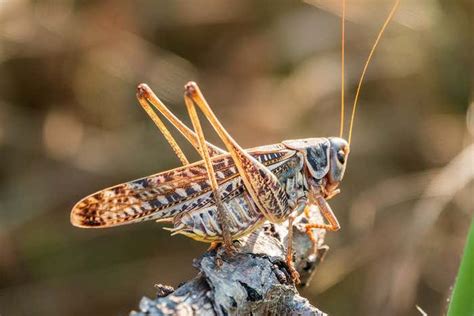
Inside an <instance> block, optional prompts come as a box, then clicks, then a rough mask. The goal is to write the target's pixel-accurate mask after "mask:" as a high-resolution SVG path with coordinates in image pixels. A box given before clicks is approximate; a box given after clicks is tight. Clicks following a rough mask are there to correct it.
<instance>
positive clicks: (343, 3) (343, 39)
mask: <svg viewBox="0 0 474 316" xmlns="http://www.w3.org/2000/svg"><path fill="white" fill-rule="evenodd" d="M345 20H346V0H342V18H341V127H340V129H339V137H342V135H343V134H344V113H345V108H344V50H345V49H344V42H345Z"/></svg>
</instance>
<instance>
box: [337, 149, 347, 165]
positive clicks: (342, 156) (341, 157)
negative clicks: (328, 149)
mask: <svg viewBox="0 0 474 316" xmlns="http://www.w3.org/2000/svg"><path fill="white" fill-rule="evenodd" d="M337 160H339V162H340V163H341V164H342V165H343V164H344V163H345V162H346V153H345V152H344V151H343V150H339V151H338V152H337Z"/></svg>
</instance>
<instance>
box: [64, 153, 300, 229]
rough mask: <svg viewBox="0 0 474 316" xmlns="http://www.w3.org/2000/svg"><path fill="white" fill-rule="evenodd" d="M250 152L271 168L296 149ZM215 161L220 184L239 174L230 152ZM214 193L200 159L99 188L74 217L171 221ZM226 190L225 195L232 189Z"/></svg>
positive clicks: (89, 223)
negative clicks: (178, 166) (105, 187)
mask: <svg viewBox="0 0 474 316" xmlns="http://www.w3.org/2000/svg"><path fill="white" fill-rule="evenodd" d="M249 153H250V154H251V155H252V156H254V157H255V158H256V159H257V160H258V161H260V162H261V163H262V164H264V165H265V166H267V167H268V168H270V170H271V169H272V167H276V166H277V165H278V163H279V162H281V161H284V160H286V159H288V157H291V156H292V155H294V153H295V152H294V151H293V150H287V149H284V146H282V145H281V144H277V145H274V146H264V147H257V148H255V149H251V150H249ZM213 165H214V169H215V172H216V178H217V181H218V183H219V186H221V185H223V184H224V183H226V182H228V181H230V180H231V179H233V178H235V177H238V176H239V175H238V172H237V169H236V167H235V165H234V162H233V160H232V158H231V157H230V155H228V154H224V155H220V156H217V157H214V158H213ZM211 194H212V193H211V187H210V183H209V180H208V176H207V171H206V168H205V165H204V163H203V162H202V161H199V162H196V163H193V164H190V165H187V166H184V167H180V168H176V169H173V170H170V171H166V172H162V173H158V174H155V175H152V176H149V177H145V178H141V179H137V180H134V181H130V182H126V183H123V184H119V185H116V186H113V187H110V188H108V189H105V190H101V191H99V192H96V193H94V194H92V195H90V196H88V197H86V198H84V199H83V200H81V201H79V202H78V203H77V204H76V205H75V206H74V208H73V211H72V213H71V221H72V223H73V224H74V225H76V226H80V227H108V226H116V225H122V224H128V223H133V222H139V221H144V220H153V219H156V220H163V221H165V220H167V221H170V220H171V219H172V218H173V217H174V216H176V215H177V214H179V213H181V212H183V211H186V210H190V209H193V208H195V207H197V206H198V205H200V204H202V203H203V202H204V201H206V200H209V199H210V198H211ZM222 194H223V195H222V198H225V197H226V194H228V193H226V192H222Z"/></svg>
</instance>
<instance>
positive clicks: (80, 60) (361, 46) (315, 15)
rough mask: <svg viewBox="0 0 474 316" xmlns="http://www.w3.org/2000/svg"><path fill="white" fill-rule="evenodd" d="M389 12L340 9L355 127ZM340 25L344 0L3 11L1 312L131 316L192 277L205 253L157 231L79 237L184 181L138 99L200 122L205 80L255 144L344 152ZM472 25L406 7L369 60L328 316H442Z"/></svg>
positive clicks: (320, 287)
mask: <svg viewBox="0 0 474 316" xmlns="http://www.w3.org/2000/svg"><path fill="white" fill-rule="evenodd" d="M392 4H393V2H392V1H389V0H384V1H375V0H358V1H352V0H347V9H346V12H347V23H346V28H347V33H346V39H347V41H346V106H347V115H348V114H349V110H350V107H351V104H352V100H353V97H354V91H355V87H356V85H357V80H358V78H359V76H360V72H361V70H362V68H363V64H364V62H365V59H366V57H367V54H368V52H369V50H370V47H371V45H372V43H373V41H374V40H375V37H376V34H377V32H378V30H379V28H380V26H381V25H382V23H383V21H384V19H385V17H386V15H387V14H388V12H389V10H390V7H391V5H392ZM340 12H341V5H340V1H331V0H321V1H319V0H307V1H306V2H301V1H289V0H277V1H275V0H274V1H268V0H267V1H250V0H230V1H220V0H200V1H189V0H174V1H162V0H161V1H153V0H137V1H124V0H118V1H112V0H105V1H73V0H63V1H54V0H41V1H32V0H31V1H29V0H21V1H15V0H0V315H116V314H119V315H125V314H127V313H128V312H129V311H130V310H132V309H136V307H137V304H138V302H139V300H140V298H141V297H142V296H143V295H147V296H150V297H153V296H154V293H155V291H154V288H153V285H154V284H155V283H163V284H169V285H172V286H177V285H178V284H179V283H180V282H182V281H185V280H187V279H189V278H191V277H192V276H193V275H194V274H195V271H194V270H193V268H192V260H193V258H195V257H197V256H199V255H200V254H201V253H203V252H204V251H205V249H206V248H207V246H208V245H206V244H203V243H199V242H195V241H193V240H190V239H187V238H185V237H181V236H176V237H170V236H169V233H168V232H166V231H164V230H162V229H161V227H162V226H163V225H161V224H156V223H153V222H147V223H142V224H139V225H131V226H122V227H118V228H113V229H104V230H84V229H83V230H81V229H78V228H75V227H72V226H71V224H70V221H69V214H70V210H71V208H72V206H73V205H74V204H75V202H77V201H78V200H79V199H81V198H82V197H84V196H85V195H88V194H90V193H93V192H95V191H97V190H99V189H102V188H105V187H107V186H111V185H114V184H117V183H120V182H124V181H127V180H131V179H135V178H138V177H142V176H145V175H149V174H153V173H157V172H159V171H163V170H167V169H170V168H174V167H177V166H179V160H178V159H177V158H176V157H175V156H174V154H173V152H172V150H171V149H170V148H169V146H168V145H167V143H166V141H165V140H164V138H163V137H162V136H161V135H160V134H159V132H158V131H157V129H156V128H155V127H154V125H153V123H152V121H151V120H150V119H149V118H148V117H147V115H146V114H145V113H144V112H143V110H142V109H141V108H140V106H139V105H138V103H137V101H136V100H135V88H136V86H137V84H138V83H140V82H146V83H148V84H149V86H150V87H151V88H152V89H154V91H155V92H156V94H157V95H158V96H159V97H160V98H161V99H162V100H163V101H164V102H165V103H166V104H167V105H168V106H169V107H170V108H171V109H172V110H173V111H174V112H175V113H176V114H177V115H178V116H180V117H181V118H183V120H184V121H185V122H187V123H189V120H187V118H186V110H185V106H184V103H183V100H182V95H183V86H184V84H185V83H186V82H187V81H190V80H194V81H197V82H198V83H199V85H200V86H201V89H202V91H203V93H204V94H205V95H206V97H207V99H208V101H209V102H210V104H211V106H212V107H213V109H214V110H215V112H216V114H217V115H218V117H219V118H220V119H221V121H222V122H223V124H224V125H225V126H226V127H227V128H228V130H229V131H230V132H231V134H232V135H233V136H234V137H235V139H236V140H237V141H238V142H239V143H240V144H241V145H242V146H244V147H253V146H258V145H264V144H272V143H277V142H280V141H281V140H284V139H294V138H307V137H319V136H332V135H334V136H337V134H338V132H339V115H340V91H341V89H340V81H341V77H340V55H341V52H340V47H341V42H340V24H341V21H340ZM472 14H473V12H472V4H471V1H469V0H461V1H448V0H431V1H428V0H421V1H420V0H406V1H403V0H402V2H401V6H400V8H399V10H398V12H397V14H396V15H395V17H394V21H393V22H392V23H391V24H390V26H389V28H388V29H387V31H386V33H385V35H384V37H383V39H382V41H381V43H380V45H379V47H378V50H377V51H376V53H375V56H374V58H373V61H372V63H371V65H370V66H369V71H368V73H367V76H366V81H365V83H364V85H363V87H362V94H361V97H360V101H359V110H358V113H357V117H356V124H355V130H354V135H353V144H352V147H351V155H350V158H349V161H348V170H347V173H346V176H345V179H344V181H343V184H342V187H341V190H342V193H341V194H339V195H338V196H337V197H335V198H334V199H332V200H331V201H330V203H331V205H332V207H333V209H334V210H335V212H336V213H337V216H338V218H339V220H340V222H341V225H342V229H341V231H340V232H337V233H328V234H327V237H326V243H327V244H328V245H329V246H330V248H331V250H330V252H329V253H328V256H327V257H326V260H325V262H323V264H322V265H321V268H320V270H319V271H318V272H317V274H316V276H315V278H314V279H313V282H312V283H311V285H310V286H309V287H308V288H306V289H304V290H302V295H304V296H305V297H307V298H308V299H309V300H310V301H311V302H312V303H313V304H314V305H315V306H317V307H318V308H320V309H321V310H323V311H325V312H327V313H330V314H332V315H349V314H350V315H418V311H417V310H416V305H418V306H420V307H421V308H422V309H423V310H424V311H425V312H427V313H428V314H429V315H440V314H444V313H445V312H446V310H447V304H448V303H447V298H448V297H449V296H450V291H451V287H452V286H453V284H454V280H455V275H456V273H457V269H458V266H459V262H460V256H461V253H462V249H463V245H464V242H465V238H466V235H467V231H468V228H469V223H470V221H471V220H470V219H471V217H472V212H473V204H474V203H473V198H472V196H473V193H474V191H473V189H474V186H473V181H472V179H473V178H474V170H473V169H474V168H473V163H472V161H473V152H474V149H473V148H474V145H473V135H474V107H473V106H472V104H473V103H472V99H471V98H472V91H471V88H472V80H471V79H472V69H473V67H472V66H473V65H472V59H473V58H472V46H471V45H472V32H471V31H472V29H471V28H470V26H471V25H472V24H471V23H472ZM347 115H346V117H347ZM346 123H347V121H346ZM204 127H205V128H206V131H207V133H206V135H208V136H209V140H210V141H211V142H216V143H217V144H219V142H218V139H217V137H216V136H215V135H214V134H213V133H212V132H211V130H210V128H209V126H208V125H205V126H204ZM346 131H347V128H346ZM178 139H180V140H183V139H182V138H179V137H178ZM183 143H184V141H183ZM184 148H185V149H186V150H187V152H189V153H190V157H192V158H193V159H197V156H196V155H195V154H194V153H193V151H192V149H191V148H190V147H189V146H187V145H185V146H184Z"/></svg>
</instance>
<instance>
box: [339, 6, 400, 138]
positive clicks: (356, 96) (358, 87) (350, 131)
mask: <svg viewBox="0 0 474 316" xmlns="http://www.w3.org/2000/svg"><path fill="white" fill-rule="evenodd" d="M399 4H400V0H396V1H395V4H394V5H393V7H392V10H391V11H390V13H389V14H388V17H387V19H385V22H384V24H383V26H382V28H381V29H380V31H379V34H378V35H377V39H376V40H375V42H374V45H373V46H372V49H371V50H370V53H369V57H368V58H367V61H366V62H365V66H364V70H362V75H361V76H360V79H359V84H358V86H357V90H356V95H355V98H354V105H353V106H352V115H351V125H350V127H349V138H348V141H349V145H350V144H351V139H352V128H353V127H354V118H355V113H356V108H357V101H358V100H359V94H360V88H361V86H362V81H364V77H365V73H366V71H367V67H368V66H369V63H370V60H371V59H372V55H373V54H374V51H375V48H376V47H377V45H378V43H379V41H380V38H381V37H382V34H383V32H384V31H385V29H386V28H387V25H388V23H389V22H390V20H391V19H392V17H393V15H394V14H395V11H397V8H398V5H399Z"/></svg>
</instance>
